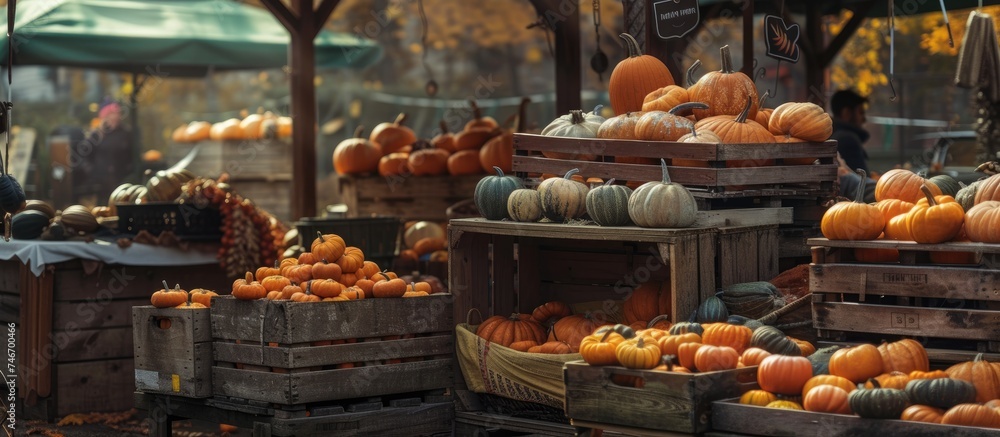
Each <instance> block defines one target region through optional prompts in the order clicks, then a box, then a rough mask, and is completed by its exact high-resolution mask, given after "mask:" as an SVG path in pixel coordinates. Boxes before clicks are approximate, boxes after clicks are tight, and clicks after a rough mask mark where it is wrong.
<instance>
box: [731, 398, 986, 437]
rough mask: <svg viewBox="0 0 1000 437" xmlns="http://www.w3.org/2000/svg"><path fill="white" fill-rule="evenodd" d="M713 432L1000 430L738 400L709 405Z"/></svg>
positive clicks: (982, 435) (935, 435) (955, 435)
mask: <svg viewBox="0 0 1000 437" xmlns="http://www.w3.org/2000/svg"><path fill="white" fill-rule="evenodd" d="M712 430H713V431H724V432H732V433H737V434H738V435H754V436H793V435H823V436H876V435H885V436H891V435H898V436H907V437H940V436H945V435H946V436H952V437H974V436H975V437H986V436H1000V430H997V429H988V428H978V427H971V426H952V425H939V424H936V423H924V422H912V421H904V420H876V419H862V418H860V417H858V416H855V415H846V414H828V413H813V412H810V411H802V410H788V409H779V408H766V407H758V406H755V405H742V404H739V403H738V399H728V400H725V401H719V402H715V403H714V404H713V405H712Z"/></svg>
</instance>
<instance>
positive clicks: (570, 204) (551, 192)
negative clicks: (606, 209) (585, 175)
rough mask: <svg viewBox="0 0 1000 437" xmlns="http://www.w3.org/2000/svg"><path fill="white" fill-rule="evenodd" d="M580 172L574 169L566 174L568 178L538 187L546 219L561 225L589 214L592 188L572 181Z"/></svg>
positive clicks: (552, 180)
mask: <svg viewBox="0 0 1000 437" xmlns="http://www.w3.org/2000/svg"><path fill="white" fill-rule="evenodd" d="M579 172H580V170H579V169H576V168H574V169H572V170H570V171H568V172H566V176H563V177H561V178H549V179H546V180H544V181H542V183H541V184H539V185H538V194H539V195H540V196H541V198H542V215H544V216H545V218H547V219H549V220H552V221H554V222H560V223H561V222H565V221H567V220H570V219H575V218H580V217H583V214H584V213H585V212H587V191H589V190H590V188H587V186H586V185H584V184H582V183H580V182H577V181H574V180H573V179H572V177H573V175H574V174H577V173H579Z"/></svg>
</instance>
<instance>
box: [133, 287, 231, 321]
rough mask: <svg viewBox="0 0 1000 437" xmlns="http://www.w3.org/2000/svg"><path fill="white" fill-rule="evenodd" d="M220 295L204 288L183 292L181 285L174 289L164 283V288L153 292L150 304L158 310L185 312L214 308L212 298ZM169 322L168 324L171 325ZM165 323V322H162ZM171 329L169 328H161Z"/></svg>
mask: <svg viewBox="0 0 1000 437" xmlns="http://www.w3.org/2000/svg"><path fill="white" fill-rule="evenodd" d="M213 296H218V293H216V292H214V291H212V290H206V289H203V288H195V289H192V290H191V291H186V290H182V289H181V286H180V284H175V285H174V288H170V286H169V285H167V281H163V288H162V289H160V290H158V291H156V292H153V294H152V296H150V297H149V302H150V303H152V304H153V306H154V307H157V308H180V309H185V310H197V309H205V308H209V307H211V306H212V297H213ZM169 322H170V321H169V320H166V323H168V324H169ZM161 323H164V321H161ZM161 327H163V328H169V325H168V326H161Z"/></svg>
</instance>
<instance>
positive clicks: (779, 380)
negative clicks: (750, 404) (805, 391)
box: [757, 355, 813, 396]
mask: <svg viewBox="0 0 1000 437" xmlns="http://www.w3.org/2000/svg"><path fill="white" fill-rule="evenodd" d="M812 377H813V369H812V363H810V362H809V359H807V358H805V357H793V356H788V355H771V356H769V357H767V358H764V360H763V361H761V363H760V366H758V367H757V383H758V384H760V388H761V389H762V390H767V391H769V392H771V393H776V394H783V395H791V396H794V395H799V394H801V393H802V388H803V387H805V385H806V383H807V382H808V381H809V379H810V378H812Z"/></svg>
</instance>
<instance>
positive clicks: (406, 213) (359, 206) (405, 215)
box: [338, 175, 485, 222]
mask: <svg viewBox="0 0 1000 437" xmlns="http://www.w3.org/2000/svg"><path fill="white" fill-rule="evenodd" d="M484 176H485V175H470V176H393V177H382V176H360V177H359V176H340V177H339V180H338V183H339V190H340V197H341V201H342V202H343V203H344V204H345V205H347V217H352V218H353V217H370V216H373V215H378V216H389V217H399V218H401V219H404V220H429V221H435V222H446V221H448V215H447V214H446V210H447V209H448V207H450V206H452V205H454V204H455V203H458V202H460V201H463V200H466V199H471V198H472V196H473V194H474V193H475V191H476V184H477V183H479V180H480V179H482V178H483V177H484Z"/></svg>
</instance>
